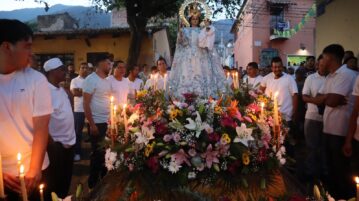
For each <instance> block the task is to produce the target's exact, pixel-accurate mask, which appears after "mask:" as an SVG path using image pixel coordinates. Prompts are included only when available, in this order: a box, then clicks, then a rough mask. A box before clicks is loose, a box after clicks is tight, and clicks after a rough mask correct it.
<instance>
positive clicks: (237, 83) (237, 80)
mask: <svg viewBox="0 0 359 201" xmlns="http://www.w3.org/2000/svg"><path fill="white" fill-rule="evenodd" d="M234 75H235V78H236V89H239V79H238V72H236V73H235V74H234Z"/></svg>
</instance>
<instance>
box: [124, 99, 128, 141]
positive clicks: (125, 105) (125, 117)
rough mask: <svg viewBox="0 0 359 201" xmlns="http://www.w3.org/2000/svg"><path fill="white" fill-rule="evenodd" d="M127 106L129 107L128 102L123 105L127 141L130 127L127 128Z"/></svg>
mask: <svg viewBox="0 0 359 201" xmlns="http://www.w3.org/2000/svg"><path fill="white" fill-rule="evenodd" d="M126 107H127V104H124V105H123V124H124V125H125V141H126V142H127V134H128V128H127V114H126Z"/></svg>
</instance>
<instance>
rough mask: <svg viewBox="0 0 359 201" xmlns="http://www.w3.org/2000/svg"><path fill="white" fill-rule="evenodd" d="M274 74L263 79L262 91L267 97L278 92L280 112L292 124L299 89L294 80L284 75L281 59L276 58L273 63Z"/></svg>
mask: <svg viewBox="0 0 359 201" xmlns="http://www.w3.org/2000/svg"><path fill="white" fill-rule="evenodd" d="M271 65H272V73H270V74H268V75H267V76H265V77H264V78H263V79H262V82H261V87H260V89H261V90H262V91H263V92H264V93H265V94H266V95H267V96H272V97H273V96H274V94H275V93H276V92H278V97H277V99H278V105H279V107H280V108H279V111H280V112H281V113H282V115H283V119H284V120H286V121H288V122H290V121H292V120H293V117H295V115H296V111H297V105H298V88H297V84H296V83H295V81H294V79H293V78H292V77H291V76H289V75H288V74H285V73H283V63H282V59H281V58H280V57H274V58H273V59H272V62H271Z"/></svg>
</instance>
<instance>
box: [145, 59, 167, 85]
mask: <svg viewBox="0 0 359 201" xmlns="http://www.w3.org/2000/svg"><path fill="white" fill-rule="evenodd" d="M156 63H157V69H158V73H157V74H156V75H154V76H152V77H151V79H149V80H147V82H146V84H145V87H144V88H145V89H149V88H150V87H154V88H155V89H156V90H165V89H166V85H167V84H168V78H169V73H168V72H167V62H166V60H165V59H164V58H163V57H160V58H159V59H158V60H157V62H156Z"/></svg>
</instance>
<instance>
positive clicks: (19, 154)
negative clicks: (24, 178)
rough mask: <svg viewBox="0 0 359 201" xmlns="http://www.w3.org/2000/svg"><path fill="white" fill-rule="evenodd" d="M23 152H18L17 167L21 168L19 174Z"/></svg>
mask: <svg viewBox="0 0 359 201" xmlns="http://www.w3.org/2000/svg"><path fill="white" fill-rule="evenodd" d="M21 158H22V156H21V153H17V169H18V170H19V175H20V165H21Z"/></svg>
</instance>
